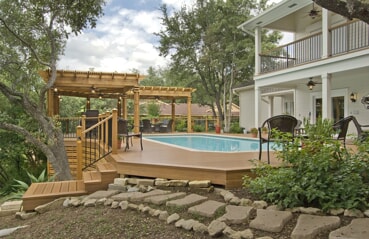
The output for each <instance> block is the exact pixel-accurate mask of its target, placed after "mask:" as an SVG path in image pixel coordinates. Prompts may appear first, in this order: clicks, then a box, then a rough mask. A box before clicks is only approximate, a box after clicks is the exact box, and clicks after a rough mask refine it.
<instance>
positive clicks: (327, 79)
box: [235, 0, 369, 132]
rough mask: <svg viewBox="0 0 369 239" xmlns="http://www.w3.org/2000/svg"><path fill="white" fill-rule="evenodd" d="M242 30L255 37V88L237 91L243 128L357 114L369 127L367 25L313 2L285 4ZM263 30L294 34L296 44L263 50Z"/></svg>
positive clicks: (297, 0) (296, 0) (298, 0)
mask: <svg viewBox="0 0 369 239" xmlns="http://www.w3.org/2000/svg"><path fill="white" fill-rule="evenodd" d="M239 28H240V29H241V30H242V31H245V32H246V33H248V34H250V35H253V36H254V37H255V75H254V85H250V86H245V87H241V88H237V89H235V92H236V93H237V94H238V95H239V96H240V108H241V112H240V125H241V127H245V128H247V129H249V128H250V127H255V126H259V125H261V124H262V122H263V121H264V120H265V119H267V118H269V117H271V116H273V115H278V114H284V113H287V114H290V115H293V116H295V117H296V118H298V119H300V120H303V119H309V120H310V121H311V122H312V123H314V122H315V120H316V119H317V117H318V116H322V117H323V118H330V119H333V120H334V121H337V120H339V119H341V118H343V117H345V116H348V115H354V116H355V117H356V118H357V119H358V121H359V122H360V123H362V124H369V110H368V109H367V108H366V107H365V106H364V105H363V104H361V103H360V101H361V98H362V97H364V96H368V94H369V25H368V24H366V23H364V22H362V21H359V20H348V19H346V18H345V17H342V16H340V15H338V14H335V13H333V12H330V11H328V10H326V9H321V8H320V7H319V6H317V5H313V2H312V1H311V0H284V1H282V2H280V3H279V4H277V5H275V6H273V7H271V8H270V9H268V10H266V11H265V12H263V13H261V14H260V15H258V16H256V17H254V18H252V19H250V20H248V21H246V22H244V23H242V24H241V25H240V26H239ZM264 29H268V30H277V31H282V32H289V33H292V35H293V39H292V40H293V42H290V43H288V44H286V45H283V46H279V47H277V48H275V49H273V50H272V51H269V52H262V50H261V49H262V45H261V31H262V30H264ZM309 82H310V83H309ZM308 84H309V85H308ZM351 98H352V100H351ZM355 99H356V101H355ZM354 101H355V102H354ZM250 102H254V104H252V103H251V104H250ZM350 131H351V132H353V128H352V127H351V128H350Z"/></svg>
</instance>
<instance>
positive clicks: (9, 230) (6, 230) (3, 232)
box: [0, 209, 28, 237]
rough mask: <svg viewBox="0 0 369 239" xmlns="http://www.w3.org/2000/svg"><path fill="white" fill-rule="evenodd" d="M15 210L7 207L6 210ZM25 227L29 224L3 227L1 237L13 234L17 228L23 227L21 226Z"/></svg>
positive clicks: (0, 231) (0, 232)
mask: <svg viewBox="0 0 369 239" xmlns="http://www.w3.org/2000/svg"><path fill="white" fill-rule="evenodd" d="M13 210H14V209H6V210H4V211H13ZM0 211H3V209H1V210H0ZM25 227H28V225H25V226H18V227H12V228H6V229H1V230H0V237H4V236H8V235H10V234H12V233H13V232H15V231H16V230H18V229H21V228H25Z"/></svg>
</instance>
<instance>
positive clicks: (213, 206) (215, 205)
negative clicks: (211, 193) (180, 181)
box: [188, 200, 225, 218]
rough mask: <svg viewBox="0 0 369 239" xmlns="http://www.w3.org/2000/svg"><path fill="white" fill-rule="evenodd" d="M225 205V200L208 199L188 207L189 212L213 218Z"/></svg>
mask: <svg viewBox="0 0 369 239" xmlns="http://www.w3.org/2000/svg"><path fill="white" fill-rule="evenodd" d="M224 206H225V203H223V202H218V201H214V200H208V201H205V202H203V203H201V204H198V205H195V206H192V207H190V208H189V209H188V212H189V213H192V214H195V215H200V216H203V217H208V218H211V217H214V215H215V213H216V212H217V211H218V210H219V209H221V208H223V207H224Z"/></svg>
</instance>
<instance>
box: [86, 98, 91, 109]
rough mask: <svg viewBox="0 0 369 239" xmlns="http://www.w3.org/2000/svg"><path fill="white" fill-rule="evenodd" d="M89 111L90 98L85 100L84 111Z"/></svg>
mask: <svg viewBox="0 0 369 239" xmlns="http://www.w3.org/2000/svg"><path fill="white" fill-rule="evenodd" d="M89 109H91V101H90V97H87V98H86V110H89Z"/></svg>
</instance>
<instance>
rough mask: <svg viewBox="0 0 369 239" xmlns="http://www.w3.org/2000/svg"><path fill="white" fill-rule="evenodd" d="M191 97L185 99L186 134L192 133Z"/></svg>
mask: <svg viewBox="0 0 369 239" xmlns="http://www.w3.org/2000/svg"><path fill="white" fill-rule="evenodd" d="M191 104H192V103H191V97H187V133H192V125H191V121H192V119H191V117H192V116H191Z"/></svg>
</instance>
